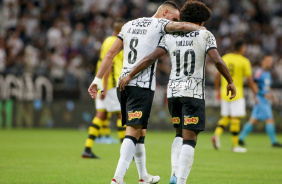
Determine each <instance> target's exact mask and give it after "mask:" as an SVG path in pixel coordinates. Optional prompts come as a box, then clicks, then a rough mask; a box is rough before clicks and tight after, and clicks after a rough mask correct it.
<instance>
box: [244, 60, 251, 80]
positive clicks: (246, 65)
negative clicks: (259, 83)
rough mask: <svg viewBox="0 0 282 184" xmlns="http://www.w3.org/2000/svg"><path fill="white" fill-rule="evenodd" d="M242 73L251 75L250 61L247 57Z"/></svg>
mask: <svg viewBox="0 0 282 184" xmlns="http://www.w3.org/2000/svg"><path fill="white" fill-rule="evenodd" d="M244 75H245V76H246V77H250V76H252V67H251V62H250V61H249V60H248V59H247V60H246V61H245V67H244Z"/></svg>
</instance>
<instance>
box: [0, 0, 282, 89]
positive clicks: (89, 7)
mask: <svg viewBox="0 0 282 184" xmlns="http://www.w3.org/2000/svg"><path fill="white" fill-rule="evenodd" d="M184 1H185V0H178V1H175V2H176V3H178V4H179V5H181V4H182V3H183V2H184ZM160 2H163V1H157V0H154V1H151V0H0V7H1V9H0V74H3V75H6V74H14V75H22V74H24V73H32V74H34V75H35V76H36V75H44V76H47V77H48V78H50V79H51V80H52V82H53V85H54V88H55V89H61V88H64V89H75V88H79V89H82V88H83V89H87V87H88V85H89V84H90V81H91V80H92V79H93V74H94V72H95V66H96V62H97V61H98V59H99V54H100V53H99V52H100V47H101V44H102V42H103V40H104V39H105V38H106V37H107V36H109V35H111V34H112V25H113V22H114V20H115V19H116V18H124V19H126V20H131V19H135V18H138V17H144V16H152V14H153V12H154V11H155V10H156V8H157V7H158V5H159V4H160ZM202 2H204V3H206V4H207V5H208V6H209V7H210V8H211V9H212V10H213V15H212V19H211V20H210V21H208V22H207V24H206V25H205V26H206V28H207V29H208V30H210V31H211V32H212V33H213V34H214V35H215V36H216V40H217V44H218V49H219V52H220V54H222V55H223V54H225V53H227V52H230V51H232V46H233V43H234V41H235V40H237V39H238V38H241V39H244V40H245V41H246V43H247V51H246V53H245V55H246V57H248V58H249V59H250V61H251V63H252V66H253V70H255V69H256V68H257V67H258V64H259V63H258V62H259V59H260V55H261V53H263V52H268V53H271V54H272V55H273V56H274V67H273V70H272V75H273V79H274V85H276V86H277V85H278V86H279V85H280V86H281V84H282V72H281V71H282V2H281V1H280V0H268V1H264V0H228V1H227V0H202ZM206 69H207V70H206V72H207V84H208V85H210V84H212V83H213V80H214V74H215V68H214V67H212V66H211V65H210V63H209V62H207V67H206ZM169 72H170V61H169V58H168V57H164V58H162V59H161V60H160V62H159V65H158V69H157V82H158V84H159V85H166V83H167V79H168V75H169Z"/></svg>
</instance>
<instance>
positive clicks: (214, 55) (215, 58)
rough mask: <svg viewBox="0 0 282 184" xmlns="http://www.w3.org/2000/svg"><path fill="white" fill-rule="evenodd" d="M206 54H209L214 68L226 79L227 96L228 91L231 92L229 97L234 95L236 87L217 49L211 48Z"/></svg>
mask: <svg viewBox="0 0 282 184" xmlns="http://www.w3.org/2000/svg"><path fill="white" fill-rule="evenodd" d="M208 55H209V56H210V58H211V60H212V62H213V63H214V65H215V67H216V69H217V70H218V71H219V73H220V74H221V75H222V76H223V77H224V78H225V79H226V81H227V82H228V85H227V96H228V95H229V92H231V96H230V99H232V98H234V97H235V96H236V88H235V85H234V83H233V79H232V77H231V75H230V73H229V70H228V68H227V66H226V64H225V62H224V61H223V60H222V58H221V57H220V55H219V53H218V51H217V49H211V50H209V51H208Z"/></svg>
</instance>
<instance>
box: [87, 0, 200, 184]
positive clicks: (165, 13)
mask: <svg viewBox="0 0 282 184" xmlns="http://www.w3.org/2000/svg"><path fill="white" fill-rule="evenodd" d="M178 19H179V9H178V7H177V6H176V5H175V4H174V3H173V2H170V1H166V2H164V3H163V4H162V5H161V6H160V7H159V8H158V10H157V12H156V14H155V15H154V16H153V17H145V18H139V19H135V20H133V21H129V22H128V23H126V24H125V25H124V26H123V28H122V30H121V32H120V34H119V35H118V38H117V39H116V41H115V42H114V44H113V45H112V47H111V48H110V50H109V51H108V52H107V54H106V55H105V57H104V59H103V61H102V64H101V66H100V69H99V71H98V73H97V75H96V77H95V79H94V80H93V82H92V84H91V85H90V86H89V89H88V91H89V93H90V95H91V96H92V98H96V95H97V91H98V90H101V91H102V90H103V86H102V84H101V78H102V77H103V75H104V73H105V71H106V70H107V68H108V67H109V66H110V65H111V62H112V59H113V58H114V57H115V55H116V54H117V53H119V52H120V51H121V50H122V49H123V52H124V57H123V58H124V61H123V69H122V72H121V77H123V76H126V75H127V74H128V73H129V72H130V71H131V70H132V69H133V68H134V66H135V65H136V64H137V63H138V62H139V61H140V60H141V59H142V58H144V57H146V56H148V55H149V54H150V53H152V51H153V50H154V49H155V48H156V47H157V45H158V43H159V41H160V38H161V37H162V36H163V35H164V34H165V33H166V32H175V31H185V32H187V31H192V30H197V29H204V28H203V27H200V26H196V25H195V24H190V23H185V22H181V23H179V22H171V21H178ZM155 70H156V67H155V65H153V66H151V67H150V68H148V69H147V70H146V71H143V72H142V73H141V74H140V75H138V77H137V78H136V79H135V80H133V81H132V82H131V83H130V84H129V85H128V86H127V88H126V90H124V91H122V92H120V91H119V90H117V92H118V98H119V101H120V103H121V113H122V123H123V124H126V125H127V127H126V136H125V138H124V140H123V143H122V145H121V148H120V159H119V162H118V165H117V168H116V172H115V175H114V178H113V180H112V182H111V183H112V184H116V183H119V184H120V183H121V184H123V183H124V182H123V177H124V175H125V173H126V170H127V169H128V168H129V165H130V163H131V161H132V158H133V156H134V160H135V162H136V165H137V169H138V173H139V184H145V183H157V182H158V181H159V180H160V177H159V176H156V177H153V176H151V175H149V174H148V173H147V170H146V165H145V163H146V162H145V161H146V156H145V147H144V137H145V134H146V127H147V124H148V119H149V115H150V111H151V106H152V101H153V95H154V90H155Z"/></svg>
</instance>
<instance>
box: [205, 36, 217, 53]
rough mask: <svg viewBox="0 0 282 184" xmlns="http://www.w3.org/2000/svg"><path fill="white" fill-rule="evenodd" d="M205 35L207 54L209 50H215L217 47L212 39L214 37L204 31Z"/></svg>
mask: <svg viewBox="0 0 282 184" xmlns="http://www.w3.org/2000/svg"><path fill="white" fill-rule="evenodd" d="M206 33H207V35H206V43H207V45H206V52H208V51H209V50H211V49H217V45H216V39H215V37H214V35H213V34H212V33H211V32H209V31H206Z"/></svg>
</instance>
